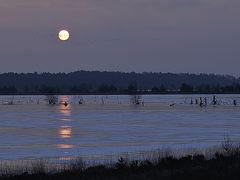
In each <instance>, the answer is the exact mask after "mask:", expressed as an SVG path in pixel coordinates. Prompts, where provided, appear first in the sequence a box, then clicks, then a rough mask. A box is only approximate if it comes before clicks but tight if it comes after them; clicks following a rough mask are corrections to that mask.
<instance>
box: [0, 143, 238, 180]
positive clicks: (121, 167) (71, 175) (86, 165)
mask: <svg viewBox="0 0 240 180" xmlns="http://www.w3.org/2000/svg"><path fill="white" fill-rule="evenodd" d="M0 162H1V167H0V169H1V175H2V176H0V179H16V180H18V179H68V180H69V179H70V180H71V179H88V180H89V179H92V180H95V179H105V180H108V179H111V180H115V179H127V180H128V179H132V180H133V179H150V180H151V179H160V178H161V179H182V178H183V179H191V178H194V179H198V178H200V177H205V178H210V177H212V178H217V177H218V178H220V179H221V178H224V177H229V174H228V173H229V172H228V171H229V169H228V167H231V171H232V174H231V176H232V175H234V178H235V177H240V174H239V173H238V174H237V176H235V175H236V173H237V172H238V170H239V168H240V147H239V145H238V144H237V143H232V142H231V141H230V140H229V139H226V140H225V141H224V142H222V144H221V145H220V146H216V147H209V148H204V149H192V150H191V149H189V152H184V153H181V149H174V150H172V149H158V150H153V151H151V152H142V154H140V155H139V156H138V158H136V157H134V154H132V155H131V154H125V156H123V155H122V156H120V155H119V156H118V157H116V158H115V159H113V158H111V159H109V160H105V161H102V162H98V161H92V162H90V161H87V160H84V159H83V158H81V157H76V159H72V160H68V161H65V162H58V163H56V162H53V161H52V163H51V162H50V161H48V160H44V159H39V160H36V161H29V160H25V161H23V160H22V161H21V160H19V161H18V162H19V164H17V165H16V164H15V165H14V164H11V163H5V165H4V162H2V161H0ZM49 162H50V163H49ZM222 168H223V169H222ZM224 168H225V170H226V171H224ZM220 169H222V171H221V173H220V171H219V170H220ZM166 172H168V173H167V174H166ZM218 173H220V176H219V174H218ZM154 174H155V176H153V175H154ZM200 174H201V176H199V175H200ZM100 177H101V178H100ZM133 177H134V178H133ZM142 177H144V178H142ZM190 177H191V178H190ZM230 179H231V178H230Z"/></svg>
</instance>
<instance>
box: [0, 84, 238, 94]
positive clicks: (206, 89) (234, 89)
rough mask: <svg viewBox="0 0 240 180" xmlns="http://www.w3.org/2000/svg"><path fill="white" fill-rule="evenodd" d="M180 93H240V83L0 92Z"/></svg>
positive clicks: (9, 89)
mask: <svg viewBox="0 0 240 180" xmlns="http://www.w3.org/2000/svg"><path fill="white" fill-rule="evenodd" d="M178 93H190V94H193V93H196V94H199V93H219V94H220V93H240V84H236V85H231V86H209V85H203V86H197V87H193V86H191V85H188V84H186V83H183V84H182V85H181V86H180V88H179V89H175V90H173V89H168V88H167V87H165V86H163V85H161V86H160V87H153V88H150V89H139V88H137V86H134V85H132V84H130V85H129V86H128V87H127V88H126V89H125V88H117V87H116V86H113V85H106V84H102V85H100V86H99V87H98V88H96V89H94V88H92V87H91V86H73V87H71V88H69V89H60V88H55V87H51V86H46V85H43V86H41V87H38V86H36V87H35V88H28V87H26V88H25V89H23V90H18V89H17V88H16V87H15V86H9V87H1V88H0V94H2V95H13V94H178Z"/></svg>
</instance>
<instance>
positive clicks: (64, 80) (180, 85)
mask: <svg viewBox="0 0 240 180" xmlns="http://www.w3.org/2000/svg"><path fill="white" fill-rule="evenodd" d="M239 92H240V79H239V78H235V77H233V76H228V75H215V74H198V75H197V74H187V73H185V74H174V73H134V72H132V73H122V72H99V71H77V72H72V73H4V74H0V94H132V93H134V94H135V93H139V94H146V93H152V94H158V93H239Z"/></svg>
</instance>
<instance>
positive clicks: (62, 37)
mask: <svg viewBox="0 0 240 180" xmlns="http://www.w3.org/2000/svg"><path fill="white" fill-rule="evenodd" d="M58 38H59V40H61V41H67V40H68V39H69V38H70V34H69V32H68V31H67V30H61V31H59V33H58Z"/></svg>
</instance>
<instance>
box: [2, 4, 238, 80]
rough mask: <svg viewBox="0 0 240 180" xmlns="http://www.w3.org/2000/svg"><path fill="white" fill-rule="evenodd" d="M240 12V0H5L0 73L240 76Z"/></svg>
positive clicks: (3, 5)
mask: <svg viewBox="0 0 240 180" xmlns="http://www.w3.org/2000/svg"><path fill="white" fill-rule="evenodd" d="M239 9H240V1H239V0H117V1H114V0H0V35H1V39H0V63H1V64H0V72H9V71H12V72H71V71H76V70H100V71H104V70H106V71H124V72H131V71H135V72H149V71H153V72H176V73H180V72H189V73H217V74H230V75H235V76H240V71H239V67H240V20H239V17H240V11H239ZM61 29H67V30H69V32H70V35H71V38H70V40H69V41H67V42H60V41H59V40H58V38H57V33H58V31H59V30H61Z"/></svg>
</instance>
